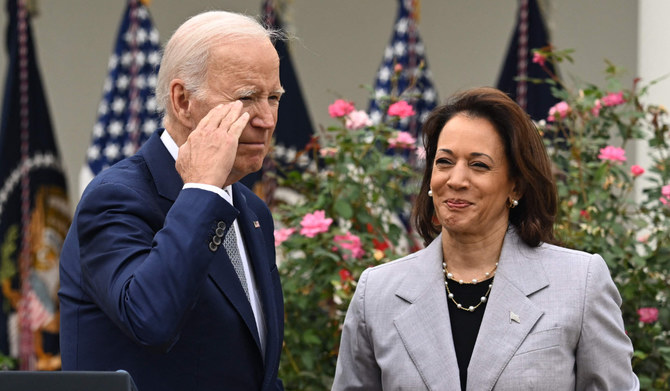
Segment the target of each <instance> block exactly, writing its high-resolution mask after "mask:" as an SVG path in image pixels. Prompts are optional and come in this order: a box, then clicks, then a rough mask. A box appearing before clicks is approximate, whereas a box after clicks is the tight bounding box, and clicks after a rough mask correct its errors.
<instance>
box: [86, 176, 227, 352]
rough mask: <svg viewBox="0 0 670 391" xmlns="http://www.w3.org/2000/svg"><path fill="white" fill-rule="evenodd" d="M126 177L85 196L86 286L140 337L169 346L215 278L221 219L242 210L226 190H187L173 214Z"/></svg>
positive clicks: (134, 337)
mask: <svg viewBox="0 0 670 391" xmlns="http://www.w3.org/2000/svg"><path fill="white" fill-rule="evenodd" d="M152 201H154V200H151V199H148V197H146V196H145V195H143V194H142V193H140V192H138V190H136V189H134V188H131V187H128V186H125V185H122V184H110V183H107V184H101V185H99V186H98V187H97V188H95V189H93V190H92V191H91V192H90V193H89V194H87V196H86V197H85V198H84V199H82V202H81V203H80V206H79V211H78V213H77V215H76V218H75V221H74V224H77V230H78V237H79V244H80V254H79V255H80V263H81V270H82V279H83V281H82V285H83V286H84V287H85V290H86V292H87V293H88V294H89V295H90V296H91V298H92V300H93V301H95V303H96V304H97V305H98V306H100V308H101V309H102V311H103V312H105V314H106V315H107V316H109V317H110V318H111V319H112V320H113V321H114V322H115V323H116V324H117V325H118V326H119V327H120V328H121V329H122V330H123V331H124V332H125V333H126V334H127V335H128V336H129V337H130V338H131V339H132V340H134V341H135V342H137V343H139V344H142V345H146V346H152V347H155V348H158V349H160V350H164V351H166V350H169V349H170V347H171V346H172V345H173V344H174V343H175V342H176V341H177V339H178V338H179V331H180V329H181V327H182V326H183V323H184V321H185V319H186V318H187V315H188V313H189V311H190V310H191V308H192V307H193V305H194V304H195V302H196V300H197V298H198V295H199V292H200V290H201V288H202V286H203V284H204V283H205V281H206V279H207V271H208V268H209V264H210V263H211V262H212V260H213V259H214V254H215V252H213V251H211V250H210V249H209V246H208V244H209V241H210V238H211V236H212V233H213V232H214V230H215V229H216V228H217V224H218V222H219V221H224V222H225V224H226V230H227V229H228V227H230V226H231V224H232V222H233V220H234V219H235V217H236V216H237V211H236V209H235V208H233V207H232V206H231V205H230V204H228V203H227V202H226V201H225V200H223V199H222V198H221V197H219V196H218V195H216V194H214V193H212V192H208V191H205V190H201V189H184V190H182V191H181V192H180V193H179V196H178V197H177V199H176V201H175V203H174V204H173V205H172V207H171V208H170V210H169V212H168V213H167V216H165V215H164V212H162V211H161V210H160V208H158V206H157V204H156V203H155V202H152Z"/></svg>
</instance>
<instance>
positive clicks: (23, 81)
mask: <svg viewBox="0 0 670 391" xmlns="http://www.w3.org/2000/svg"><path fill="white" fill-rule="evenodd" d="M17 5H18V7H17V30H18V53H19V102H20V105H19V118H20V124H21V125H20V129H21V236H22V240H21V252H20V254H21V255H20V257H19V264H20V266H19V270H20V273H19V276H20V279H21V297H22V298H24V299H23V300H21V301H20V302H19V308H18V313H19V328H20V329H19V358H20V363H21V364H20V368H21V369H22V370H33V369H34V368H35V356H34V354H33V333H32V330H31V328H30V319H29V317H30V309H29V308H28V304H29V302H28V300H25V298H26V297H28V294H29V293H30V291H31V289H30V282H29V276H30V175H29V174H30V172H29V171H30V170H29V167H28V160H29V159H30V137H29V133H30V118H29V116H30V105H29V103H30V102H29V88H30V83H29V80H28V33H27V30H28V28H27V9H26V5H25V2H24V0H17Z"/></svg>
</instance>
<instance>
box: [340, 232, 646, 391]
mask: <svg viewBox="0 0 670 391" xmlns="http://www.w3.org/2000/svg"><path fill="white" fill-rule="evenodd" d="M441 264H442V246H441V236H439V237H437V238H436V239H435V240H434V241H433V242H432V243H431V244H430V245H429V246H428V247H427V248H425V249H424V250H421V251H418V252H416V253H414V254H411V255H409V256H407V257H404V258H401V259H399V260H396V261H394V262H390V263H387V264H384V265H381V266H377V267H375V268H371V269H368V270H366V271H365V272H364V273H363V275H362V276H361V278H360V279H359V282H358V286H357V288H356V293H355V295H354V298H353V300H352V302H351V304H350V306H349V309H348V311H347V316H346V320H345V322H344V330H343V334H342V343H341V346H340V353H339V358H338V362H337V370H336V374H335V382H334V385H333V390H337V391H340V390H382V389H383V390H438V391H451V390H454V391H459V390H460V383H459V373H458V367H457V363H456V354H455V352H454V344H453V340H452V336H451V326H450V322H449V310H448V308H447V298H446V293H445V289H444V275H443V272H442V266H441ZM620 304H621V297H620V295H619V293H618V291H617V289H616V287H615V285H614V283H613V282H612V279H611V277H610V275H609V271H608V269H607V266H606V264H605V262H604V261H603V259H602V258H601V257H600V256H599V255H591V254H587V253H584V252H579V251H574V250H569V249H565V248H561V247H557V246H552V245H546V244H544V245H542V246H540V247H537V248H531V247H528V246H527V245H525V244H524V243H523V242H521V240H520V239H519V237H518V236H517V235H516V233H515V232H514V230H513V229H510V230H508V233H507V235H506V237H505V241H504V244H503V248H502V252H501V255H500V260H499V266H498V270H497V272H496V274H495V279H494V282H493V288H492V289H491V293H490V296H489V301H488V303H487V306H486V312H485V314H484V318H483V320H482V324H481V328H480V330H479V334H478V336H477V342H476V344H475V347H474V351H473V354H472V359H471V361H470V365H469V367H468V385H467V389H468V390H472V391H481V390H496V391H501V390H515V391H518V390H616V391H623V390H637V389H639V382H638V379H637V377H636V376H635V375H634V374H633V372H632V369H631V364H630V360H631V356H632V353H633V348H632V346H631V343H630V340H629V338H628V337H627V336H626V335H625V333H624V327H623V321H622V318H621V312H620V309H619V306H620ZM512 312H513V313H514V314H515V315H516V316H514V315H512V314H511V313H512ZM512 318H518V322H517V321H515V320H512Z"/></svg>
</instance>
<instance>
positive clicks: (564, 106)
mask: <svg viewBox="0 0 670 391" xmlns="http://www.w3.org/2000/svg"><path fill="white" fill-rule="evenodd" d="M568 113H570V105H568V102H566V101H561V102H558V103H556V104H555V105H554V106H552V107H551V108H550V109H549V117H547V121H556V114H558V116H559V117H560V118H561V119H563V118H565V117H566V116H567V115H568Z"/></svg>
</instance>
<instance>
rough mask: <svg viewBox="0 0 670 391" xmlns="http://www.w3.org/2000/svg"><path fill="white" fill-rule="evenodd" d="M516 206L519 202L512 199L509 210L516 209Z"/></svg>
mask: <svg viewBox="0 0 670 391" xmlns="http://www.w3.org/2000/svg"><path fill="white" fill-rule="evenodd" d="M517 206H519V201H517V200H515V199H512V202H511V204H510V206H509V207H510V208H516V207H517Z"/></svg>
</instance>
